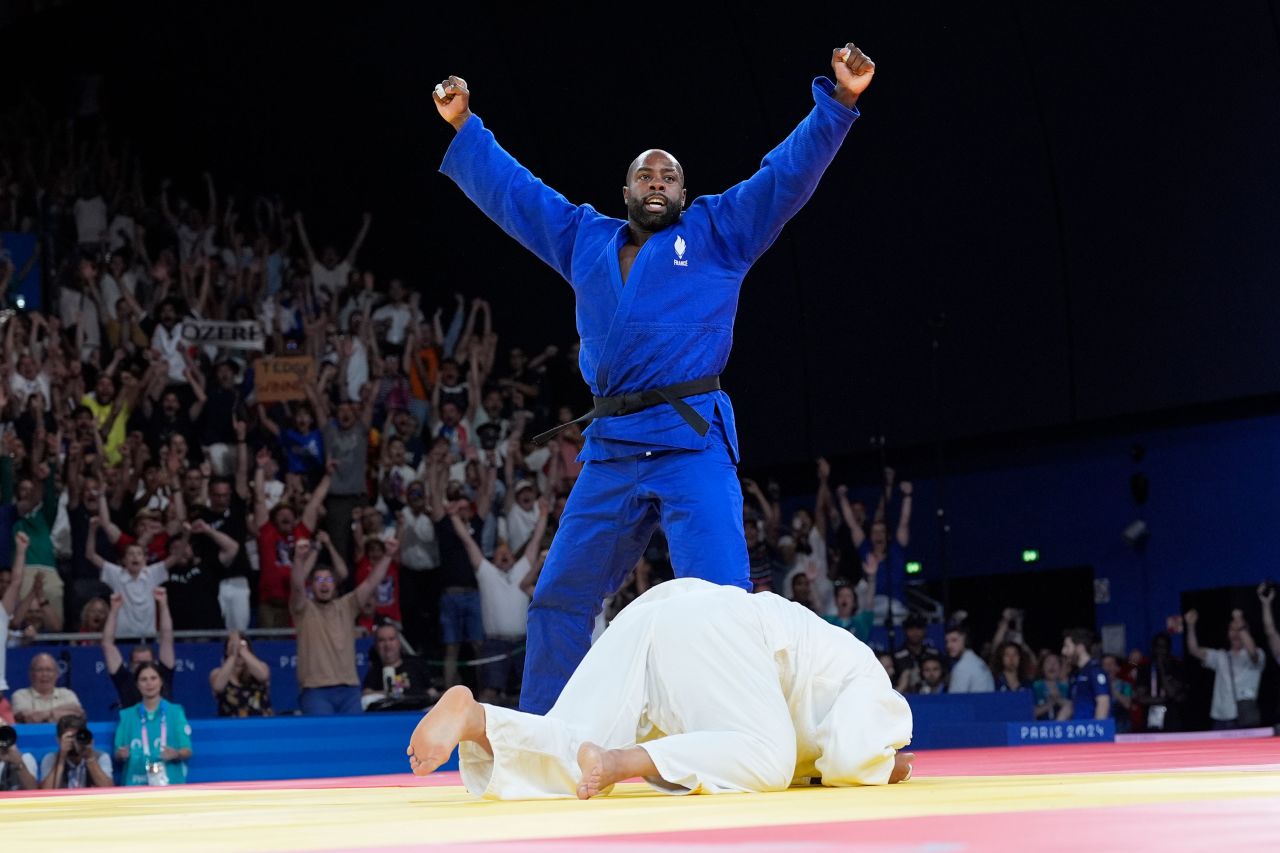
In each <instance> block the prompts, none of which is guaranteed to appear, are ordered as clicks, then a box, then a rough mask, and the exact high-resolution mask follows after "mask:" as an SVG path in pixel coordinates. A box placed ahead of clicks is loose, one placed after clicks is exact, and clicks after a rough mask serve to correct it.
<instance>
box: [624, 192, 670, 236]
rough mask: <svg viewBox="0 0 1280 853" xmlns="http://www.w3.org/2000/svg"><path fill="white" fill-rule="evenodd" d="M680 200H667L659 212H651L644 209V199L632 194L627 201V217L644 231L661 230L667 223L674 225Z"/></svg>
mask: <svg viewBox="0 0 1280 853" xmlns="http://www.w3.org/2000/svg"><path fill="white" fill-rule="evenodd" d="M680 213H681V210H680V202H678V201H675V200H674V199H672V200H669V201H668V203H667V206H666V207H665V208H663V210H662V212H661V213H653V212H652V211H648V210H645V209H644V199H643V198H636V197H635V196H632V197H631V199H630V200H629V201H628V202H627V218H628V219H630V220H631V221H632V222H634V223H635V224H636V225H638V226H640V227H641V228H643V229H644V230H645V231H661V230H662V229H663V228H666V227H667V226H668V225H674V224H675V223H676V220H678V219H679V218H680Z"/></svg>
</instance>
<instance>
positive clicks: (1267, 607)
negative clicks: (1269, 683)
mask: <svg viewBox="0 0 1280 853" xmlns="http://www.w3.org/2000/svg"><path fill="white" fill-rule="evenodd" d="M1275 597H1276V587H1275V584H1273V583H1260V584H1258V604H1259V605H1261V607H1262V632H1263V633H1264V634H1266V636H1267V645H1269V646H1270V647H1271V656H1272V657H1273V658H1275V659H1276V660H1278V661H1280V631H1277V630H1276V617H1275V614H1274V613H1273V612H1272V610H1271V602H1272V601H1274V600H1275Z"/></svg>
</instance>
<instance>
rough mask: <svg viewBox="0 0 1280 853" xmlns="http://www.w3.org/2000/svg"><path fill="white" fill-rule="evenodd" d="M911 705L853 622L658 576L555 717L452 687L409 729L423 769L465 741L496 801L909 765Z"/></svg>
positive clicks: (782, 782)
mask: <svg viewBox="0 0 1280 853" xmlns="http://www.w3.org/2000/svg"><path fill="white" fill-rule="evenodd" d="M910 740H911V709H910V708H909V707H908V706H907V703H906V700H904V699H903V698H902V696H900V695H899V694H898V693H897V692H895V691H894V690H893V687H892V685H891V684H890V682H889V677H888V675H887V674H886V673H885V671H884V667H883V666H881V665H880V662H879V661H878V660H876V656H875V653H873V652H872V651H871V649H869V648H868V647H867V646H866V645H864V644H863V643H862V642H860V641H859V640H858V639H856V638H855V637H854V636H853V635H852V634H851V633H850V632H849V631H846V630H844V629H841V628H838V627H836V626H834V625H829V624H827V623H826V622H825V621H823V620H822V619H821V618H820V617H818V616H816V615H814V614H813V612H811V611H810V610H808V609H806V608H804V607H802V606H801V605H799V604H795V603H794V602H790V601H787V600H786V599H783V598H780V597H779V596H776V595H773V594H772V593H760V594H757V595H752V594H750V593H747V592H745V591H743V590H741V589H738V588H736V587H726V586H717V585H715V584H711V583H708V582H706V581H703V580H698V579H695V578H683V579H677V580H674V581H669V582H667V583H664V584H660V585H658V586H656V587H654V588H653V589H651V590H649V591H648V592H646V593H645V594H644V595H642V596H640V597H639V598H638V599H636V600H635V601H634V602H632V603H631V604H630V605H629V606H628V607H627V608H626V609H625V610H624V611H623V612H622V613H621V614H620V615H619V616H618V617H617V618H616V619H615V620H614V621H613V623H612V624H611V625H610V626H609V628H608V630H606V631H605V632H604V634H603V636H601V638H600V640H599V641H598V642H597V643H596V644H595V645H594V646H592V648H591V650H590V651H589V652H588V653H587V656H586V657H585V658H584V659H583V661H582V663H581V665H580V666H579V667H578V669H577V671H576V672H574V674H573V676H572V677H571V678H570V679H569V683H568V684H567V685H566V686H565V689H564V692H563V693H562V694H561V695H560V698H559V700H558V701H557V702H556V703H555V706H554V707H553V708H552V709H551V710H550V712H548V713H547V715H546V716H543V717H540V716H536V715H532V714H526V713H522V712H520V711H513V710H510V709H507V708H499V707H495V706H492V705H482V704H480V703H478V702H476V701H475V699H474V698H472V696H471V693H470V691H469V690H467V688H465V687H454V688H452V689H451V690H450V691H449V692H447V693H446V694H445V695H444V697H443V698H442V699H441V700H440V702H439V703H438V704H437V705H436V706H435V707H434V708H433V709H432V710H431V712H430V713H428V714H427V715H426V716H425V717H424V718H423V719H422V721H421V722H419V724H418V726H417V728H416V729H415V730H414V732H413V736H412V738H411V739H410V742H409V748H408V750H407V753H408V755H409V764H410V766H411V768H412V769H413V772H414V773H415V774H417V775H419V776H422V775H426V774H427V773H430V772H432V771H433V770H435V769H436V768H437V767H439V766H440V765H441V764H443V763H444V762H445V761H447V760H448V758H449V756H450V754H451V753H452V751H453V748H454V747H455V746H458V745H459V744H460V748H459V756H460V761H461V768H460V769H461V773H462V781H463V784H465V785H466V787H467V790H468V791H470V792H471V793H473V794H477V795H480V796H483V797H485V798H486V799H499V800H514V799H539V798H550V797H572V796H577V797H579V798H582V799H586V798H588V797H591V796H595V795H596V794H603V793H607V792H608V790H609V789H610V787H611V786H612V785H613V784H614V783H616V782H618V781H620V780H622V779H628V778H632V777H635V776H641V777H644V778H645V779H646V781H648V782H649V783H650V784H651V785H653V786H654V787H656V788H658V789H659V790H662V791H667V792H671V793H693V792H702V793H724V792H732V791H778V790H782V789H784V788H787V787H789V786H791V785H792V784H797V783H798V784H805V783H809V782H813V781H817V780H818V778H819V777H820V778H821V784H823V785H831V786H848V785H881V784H885V783H888V782H897V781H901V780H903V779H905V778H908V777H909V776H910V773H911V764H910V762H911V760H912V759H913V758H914V756H912V755H910V754H909V753H899V752H898V751H899V750H900V749H902V748H903V747H904V746H906V745H907V743H908V742H910Z"/></svg>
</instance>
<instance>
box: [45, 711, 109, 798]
mask: <svg viewBox="0 0 1280 853" xmlns="http://www.w3.org/2000/svg"><path fill="white" fill-rule="evenodd" d="M57 735H58V751H57V752H50V753H48V754H46V755H45V757H44V758H43V759H42V760H41V762H40V778H41V782H40V787H41V788H42V789H43V790H46V791H52V790H54V789H57V788H111V787H113V786H114V785H115V783H114V782H113V781H112V780H111V756H110V755H108V754H107V753H105V752H102V751H101V750H98V749H94V748H93V732H91V731H89V724H88V723H87V722H86V721H85V718H84V717H82V716H80V715H79V714H66V715H65V716H62V717H59V718H58V729H57Z"/></svg>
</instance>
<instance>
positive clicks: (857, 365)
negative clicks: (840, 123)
mask: <svg viewBox="0 0 1280 853" xmlns="http://www.w3.org/2000/svg"><path fill="white" fill-rule="evenodd" d="M100 6H107V4H87V3H79V4H77V3H70V4H67V5H66V6H65V7H63V8H61V9H57V10H54V11H51V12H46V13H43V14H38V15H29V16H27V17H25V18H22V19H20V20H18V21H17V22H16V23H12V24H11V25H10V26H9V27H8V28H7V30H6V31H5V36H6V49H5V50H4V51H3V60H2V61H3V63H4V65H5V66H6V68H7V72H8V73H7V80H8V82H7V84H6V87H7V90H8V91H10V92H11V93H16V92H18V91H21V90H22V89H23V88H27V87H30V88H34V89H38V90H41V91H43V92H44V93H46V94H49V95H51V96H54V97H57V96H65V95H66V94H67V93H69V92H71V91H72V90H73V86H72V81H73V80H74V79H75V78H76V76H77V75H79V74H83V73H98V74H101V75H103V77H104V81H105V82H104V85H103V90H102V98H103V101H104V102H106V103H107V104H108V106H109V114H110V116H111V117H112V118H111V121H112V125H113V127H114V130H115V131H116V132H123V133H127V134H128V135H129V136H130V137H132V138H133V140H134V142H135V145H136V147H137V148H138V149H139V150H141V151H142V152H143V153H144V154H145V157H146V160H145V162H146V163H147V164H148V169H149V174H148V178H149V181H150V182H151V184H152V185H154V183H155V182H157V181H158V179H159V178H160V177H162V176H163V175H172V176H173V177H174V178H175V180H176V181H177V182H178V186H179V189H181V188H183V187H187V188H189V189H190V190H191V191H192V192H193V193H195V192H197V191H198V172H199V171H200V170H201V169H203V168H205V167H208V168H209V169H211V170H212V171H213V172H214V174H215V176H216V177H217V178H218V180H219V185H220V188H221V189H222V190H223V191H224V192H225V191H231V190H237V189H238V190H241V191H244V190H251V191H257V190H264V189H269V190H272V191H278V192H281V193H282V194H284V195H285V196H286V197H287V198H288V199H290V200H291V201H294V202H296V203H298V204H300V205H302V206H303V207H304V208H305V209H306V210H307V211H308V213H309V215H310V221H311V226H312V231H313V232H318V233H314V234H313V236H314V237H315V238H316V240H317V242H323V241H326V240H332V241H333V242H335V243H337V244H339V245H341V246H343V247H345V245H346V243H347V241H348V240H349V239H350V237H351V235H352V234H353V232H354V230H355V227H356V225H357V223H358V218H359V213H360V211H361V210H363V209H370V210H372V211H373V212H374V214H375V224H374V229H373V231H372V234H371V236H370V240H369V243H368V244H367V245H368V254H367V256H366V257H367V259H368V260H369V261H371V262H372V263H373V264H374V266H375V267H376V268H378V269H380V270H382V271H384V272H386V273H388V274H401V275H404V276H406V277H407V278H408V279H409V280H410V281H411V282H412V283H413V284H414V285H415V286H416V287H418V288H420V289H422V290H423V291H424V292H425V293H426V302H427V303H428V304H431V303H432V302H441V303H444V302H447V301H448V298H449V297H448V295H449V294H451V293H452V292H453V291H455V290H462V291H464V292H469V293H475V294H480V293H484V294H487V295H490V296H491V297H494V298H495V301H496V302H497V303H498V306H499V307H498V314H499V322H500V327H501V328H502V329H503V330H504V331H505V332H507V335H506V339H505V340H506V342H508V343H515V342H520V343H542V342H545V341H557V342H561V343H564V342H567V341H568V340H569V339H571V337H572V335H573V327H572V304H571V296H570V293H569V291H568V288H567V287H565V286H564V285H563V283H562V282H560V281H559V280H558V279H557V278H556V277H555V276H554V274H552V273H551V272H550V271H549V270H547V269H546V268H544V267H542V266H541V265H540V264H539V262H537V261H536V260H535V259H533V258H532V256H530V255H528V254H527V253H525V252H524V251H523V250H521V249H520V248H519V247H517V246H516V245H515V244H514V243H512V242H511V241H510V240H509V239H508V238H506V237H505V236H504V235H502V234H501V233H500V232H499V231H498V230H497V229H496V228H495V227H493V226H492V225H490V224H489V223H487V222H486V221H485V220H484V218H483V217H482V216H480V215H479V214H478V213H476V212H475V211H474V210H473V209H472V208H471V207H470V205H469V204H468V203H467V202H466V201H465V199H463V197H462V196H461V194H460V193H459V192H458V191H457V190H456V188H454V187H453V186H452V184H451V183H449V182H448V181H446V180H445V179H443V178H442V177H440V176H439V175H438V174H436V173H435V167H436V166H437V165H438V162H439V160H440V157H441V154H442V152H443V150H444V148H445V146H446V145H447V143H448V140H449V136H450V134H451V132H452V131H451V130H450V129H449V128H448V127H447V126H446V125H444V124H443V123H442V122H440V120H439V119H438V117H437V116H436V115H435V112H434V109H433V108H432V106H431V104H430V98H429V94H428V93H429V90H430V87H431V86H432V85H433V84H434V82H435V81H436V80H437V79H439V78H440V77H442V76H443V75H445V74H447V73H459V74H461V75H463V76H465V77H467V79H468V80H469V81H470V84H471V86H472V89H473V91H474V107H475V109H476V111H477V112H479V113H482V114H483V115H484V116H485V119H486V122H487V123H488V124H489V125H490V126H491V127H493V128H494V129H495V131H496V132H497V133H498V135H499V138H500V139H502V140H503V141H504V142H505V144H506V145H507V147H508V148H510V149H511V150H512V151H513V152H514V153H516V154H517V156H519V157H520V158H521V159H522V160H524V161H525V163H526V164H527V165H529V166H530V167H531V168H532V169H533V170H534V171H535V172H536V173H537V174H539V175H540V176H541V177H543V178H544V179H545V180H546V181H547V182H548V183H550V184H552V185H553V186H555V187H557V188H559V189H560V190H561V191H563V192H564V193H565V194H566V195H567V196H569V197H570V198H571V199H573V200H576V201H584V202H591V203H593V204H595V205H596V206H598V207H600V208H602V209H604V210H607V211H612V212H615V213H617V212H620V211H621V205H620V203H619V198H620V192H619V190H620V185H621V182H622V172H623V169H624V167H625V165H626V163H627V162H628V160H629V159H630V158H631V156H632V155H633V154H634V153H635V152H637V151H638V150H640V149H642V148H645V147H649V146H662V147H666V148H669V149H670V150H672V151H674V152H676V154H677V155H678V156H679V157H680V158H681V159H682V161H683V162H684V164H685V166H686V169H687V172H688V174H689V180H690V191H691V192H692V193H700V192H714V191H719V190H720V189H723V188H724V187H725V186H727V185H729V184H731V183H732V182H734V181H736V180H739V179H741V178H743V177H745V176H747V175H748V174H750V172H751V171H752V170H753V169H754V168H755V165H756V164H757V162H758V161H759V158H760V157H761V155H762V154H763V153H764V152H765V151H767V150H768V149H769V148H770V147H771V146H772V145H773V144H774V143H775V142H776V141H777V140H779V139H780V138H781V137H782V136H783V135H785V134H786V133H787V132H788V130H789V129H790V128H791V127H793V126H794V124H795V123H796V121H797V120H798V119H799V118H801V117H802V116H803V114H804V113H805V111H806V110H807V109H808V106H809V94H808V86H807V83H808V80H809V79H810V78H811V77H812V76H814V75H816V74H821V73H823V72H824V70H826V68H827V62H828V57H829V54H830V50H831V48H832V47H834V46H837V45H839V44H842V43H843V42H844V41H845V40H847V39H853V40H856V41H857V42H858V43H859V44H860V45H862V46H864V47H865V49H866V50H867V51H868V52H869V53H870V54H871V55H872V56H873V57H874V58H875V59H876V61H877V63H878V67H879V72H878V74H877V78H876V81H875V84H874V85H873V86H872V88H871V90H870V92H869V93H868V94H867V96H866V97H865V98H864V100H863V103H862V107H863V110H864V117H863V119H862V120H861V121H860V122H859V123H858V124H857V125H856V126H855V128H854V130H853V131H852V133H851V135H850V138H849V140H848V142H847V144H846V147H845V150H844V151H843V152H842V154H841V156H840V157H839V158H838V160H837V162H836V163H835V164H834V165H833V167H832V168H831V170H830V171H829V173H828V175H827V177H826V179H825V180H824V182H823V184H822V186H821V187H820V189H819V191H818V193H817V195H816V196H815V197H814V199H813V201H812V202H811V203H810V205H809V206H808V207H807V208H806V209H805V210H804V211H802V213H801V214H800V215H799V216H798V217H797V218H796V220H795V221H794V222H793V223H792V224H791V225H790V226H789V227H788V229H787V231H786V232H785V233H784V236H783V238H782V239H781V240H780V241H779V243H778V244H777V245H776V246H775V247H774V248H773V249H772V250H771V251H770V252H769V253H768V254H767V255H766V256H765V258H764V259H763V260H762V261H761V262H760V263H759V264H758V265H757V267H756V268H755V269H754V270H753V272H752V273H751V275H750V276H749V277H748V279H747V281H746V285H745V288H744V292H743V298H742V303H741V311H740V314H739V318H738V326H737V346H736V349H735V353H734V357H733V360H732V363H731V366H730V369H729V375H728V385H729V387H730V388H731V389H733V390H734V392H735V393H734V398H735V403H736V405H737V407H738V408H739V411H740V423H741V429H742V433H743V445H744V450H745V455H746V457H747V459H748V460H750V461H752V462H753V463H756V464H770V463H786V462H794V461H798V460H801V459H808V458H811V456H812V455H813V454H815V453H827V454H829V455H839V454H841V453H849V452H854V451H858V450H861V449H863V448H865V447H866V445H867V439H868V437H869V436H871V435H884V436H886V437H887V440H888V442H889V444H890V446H891V447H895V446H896V447H901V446H906V445H912V444H920V443H925V442H929V441H932V440H935V439H938V438H956V437H961V436H973V435H981V434H991V433H1005V432H1008V431H1019V430H1027V429H1035V428H1040V427H1046V426H1053V425H1064V424H1075V423H1084V422H1088V421H1091V420H1094V419H1099V418H1108V417H1113V416H1117V415H1124V414H1131V413H1137V412H1149V411H1154V410H1166V409H1170V408H1177V407H1181V406H1188V405H1194V404H1200V403H1205V402H1210V401H1219V400H1229V399H1232V398H1237V397H1241V396H1250V395H1261V394H1270V393H1271V392H1273V391H1274V389H1275V379H1274V373H1275V368H1274V365H1275V364H1277V363H1280V337H1277V336H1276V335H1274V334H1273V333H1272V330H1273V329H1275V328H1276V327H1277V325H1278V324H1277V320H1280V300H1277V299H1275V298H1274V296H1273V295H1272V293H1271V288H1272V287H1273V286H1274V283H1275V281H1276V270H1277V269H1280V240H1276V239H1275V238H1274V235H1275V234H1277V233H1280V193H1277V192H1276V191H1275V190H1276V187H1277V186H1280V157H1277V156H1276V155H1275V152H1276V151H1280V110H1277V109H1276V108H1275V107H1276V104H1277V102H1280V28H1278V27H1277V12H1278V9H1280V0H1272V1H1271V2H1267V0H1241V2H1234V3H1230V4H1218V3H1193V2H1176V3H1155V2H1133V3H1125V4H1114V3H1087V2H1086V3H1074V2H1073V3H1066V2H1053V3H1045V2H981V3H976V2H971V3H957V2H947V3H942V2H938V3H913V4H892V5H890V4H880V5H878V6H871V5H870V4H863V5H862V6H860V7H855V8H848V9H845V10H843V11H837V12H835V13H827V12H823V13H821V14H817V13H814V14H800V15H791V14H788V15H786V16H785V18H783V17H780V14H781V12H780V10H779V9H778V8H777V7H770V8H769V9H767V10H766V9H759V10H757V9H756V8H755V7H743V6H741V5H739V4H729V3H708V4H701V5H699V6H698V7H697V8H696V9H693V8H683V9H678V8H676V7H655V8H653V9H643V8H637V9H634V10H632V9H629V8H627V7H617V8H616V9H611V10H610V11H608V12H604V11H601V7H599V6H598V4H597V5H587V6H581V7H577V6H572V5H568V4H560V5H556V4H550V5H547V4H540V5H536V6H533V5H530V6H527V7H525V8H523V9H520V10H515V11H513V10H511V9H509V8H508V7H507V6H505V5H503V6H498V5H491V4H483V3H480V4H468V5H467V6H466V8H465V9H457V10H450V11H445V10H443V9H442V8H440V7H437V6H434V5H427V4H404V3H365V4H360V5H358V6H357V5H348V6H346V7H342V8H336V9H331V8H329V7H327V6H322V5H318V4H311V5H308V6H307V7H301V6H294V7H290V6H288V5H287V4H250V3H239V2H230V3H218V4H201V5H200V6H195V5H194V4H159V3H114V4H109V8H99V7H100ZM935 340H936V344H937V346H936V350H935V347H934V342H935ZM935 351H936V352H937V353H938V359H937V370H936V384H935V374H934V363H933V359H932V355H933V353H934V352H935ZM935 389H936V393H935Z"/></svg>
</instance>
